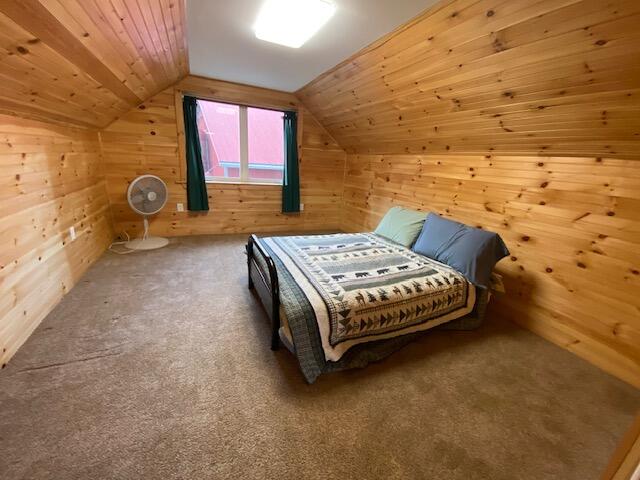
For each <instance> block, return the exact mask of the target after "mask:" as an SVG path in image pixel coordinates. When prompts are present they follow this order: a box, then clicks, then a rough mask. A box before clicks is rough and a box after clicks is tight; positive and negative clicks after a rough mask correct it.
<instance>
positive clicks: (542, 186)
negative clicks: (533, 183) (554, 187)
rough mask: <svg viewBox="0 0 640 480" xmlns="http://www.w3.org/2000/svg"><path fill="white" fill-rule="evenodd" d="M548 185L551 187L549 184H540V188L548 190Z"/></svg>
mask: <svg viewBox="0 0 640 480" xmlns="http://www.w3.org/2000/svg"><path fill="white" fill-rule="evenodd" d="M548 185H549V182H542V183H541V184H540V188H547V186H548Z"/></svg>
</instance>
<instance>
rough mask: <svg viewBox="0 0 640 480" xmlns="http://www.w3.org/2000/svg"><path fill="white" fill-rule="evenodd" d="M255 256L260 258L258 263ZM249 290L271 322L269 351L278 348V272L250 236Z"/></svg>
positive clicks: (248, 248)
mask: <svg viewBox="0 0 640 480" xmlns="http://www.w3.org/2000/svg"><path fill="white" fill-rule="evenodd" d="M256 254H259V255H260V256H261V257H262V260H263V262H262V263H261V262H259V260H258V258H257V257H256ZM247 267H248V273H249V289H250V290H254V291H255V292H256V294H257V295H258V297H260V301H261V303H262V306H263V308H264V309H265V311H266V312H267V315H268V316H269V320H270V321H271V350H278V349H279V348H280V333H279V330H280V287H279V284H278V271H277V270H276V264H275V262H274V261H273V259H272V258H271V256H270V255H269V254H268V253H267V252H266V251H265V250H264V248H262V246H261V245H260V242H259V241H258V237H257V236H256V235H251V236H250V237H249V241H248V242H247Z"/></svg>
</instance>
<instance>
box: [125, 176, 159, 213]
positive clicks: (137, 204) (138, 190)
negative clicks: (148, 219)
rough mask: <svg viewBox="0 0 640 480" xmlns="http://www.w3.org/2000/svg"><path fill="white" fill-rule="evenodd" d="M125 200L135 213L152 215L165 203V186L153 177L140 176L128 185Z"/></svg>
mask: <svg viewBox="0 0 640 480" xmlns="http://www.w3.org/2000/svg"><path fill="white" fill-rule="evenodd" d="M127 199H128V200H129V205H130V206H131V208H132V209H133V210H135V211H136V212H137V213H139V214H141V215H153V214H155V213H158V212H159V211H160V210H162V207H164V206H165V204H166V203H167V186H166V185H165V183H164V182H163V181H162V180H161V179H160V178H159V177H156V176H155V175H142V176H140V177H138V178H136V179H135V180H134V181H133V182H131V185H129V191H128V192H127Z"/></svg>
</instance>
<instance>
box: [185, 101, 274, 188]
mask: <svg viewBox="0 0 640 480" xmlns="http://www.w3.org/2000/svg"><path fill="white" fill-rule="evenodd" d="M197 103H198V135H199V137H200V147H201V149H202V163H203V166H204V172H205V173H204V174H205V179H206V180H207V181H212V182H254V183H277V184H281V183H282V176H283V171H284V124H283V120H282V116H283V112H279V111H276V110H265V109H263V108H254V107H246V106H243V105H232V104H229V103H219V102H212V101H209V100H200V99H199V100H198V101H197Z"/></svg>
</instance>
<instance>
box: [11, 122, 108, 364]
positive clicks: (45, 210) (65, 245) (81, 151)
mask: <svg viewBox="0 0 640 480" xmlns="http://www.w3.org/2000/svg"><path fill="white" fill-rule="evenodd" d="M99 155H100V151H99V144H98V134H97V132H96V131H90V130H85V129H77V128H67V127H62V126H57V125H53V124H47V123H40V122H35V121H32V120H26V119H20V118H17V117H10V116H5V115H0V363H2V365H3V366H4V364H5V363H6V362H7V361H8V360H9V358H11V356H12V355H13V354H14V353H15V352H16V350H17V349H18V347H19V346H20V345H21V344H22V343H23V342H24V341H25V340H26V339H27V337H28V336H29V335H30V333H31V332H32V331H33V330H34V329H35V328H36V327H37V326H38V324H39V323H40V321H41V320H42V319H43V318H44V317H45V316H46V315H47V314H48V313H49V312H50V311H51V310H52V309H53V307H54V306H55V305H56V304H57V303H58V301H59V300H60V299H61V298H62V297H63V296H64V295H65V294H66V293H67V292H68V291H69V290H70V289H71V288H72V287H73V286H74V284H75V283H76V282H77V280H78V278H80V276H81V275H82V274H83V273H84V271H85V270H86V269H87V268H88V267H89V266H90V265H91V264H92V263H93V262H94V261H95V260H96V259H97V258H98V257H99V256H100V255H101V254H102V252H104V250H105V249H106V248H107V246H108V245H109V243H110V242H111V239H112V237H113V230H112V228H111V224H110V220H109V217H108V216H107V215H108V213H109V204H108V198H107V193H106V188H105V182H104V177H103V175H102V173H101V170H100V169H101V165H100V158H99ZM71 226H73V227H75V231H76V235H77V238H76V240H74V241H72V240H71V238H70V235H69V227H71Z"/></svg>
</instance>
